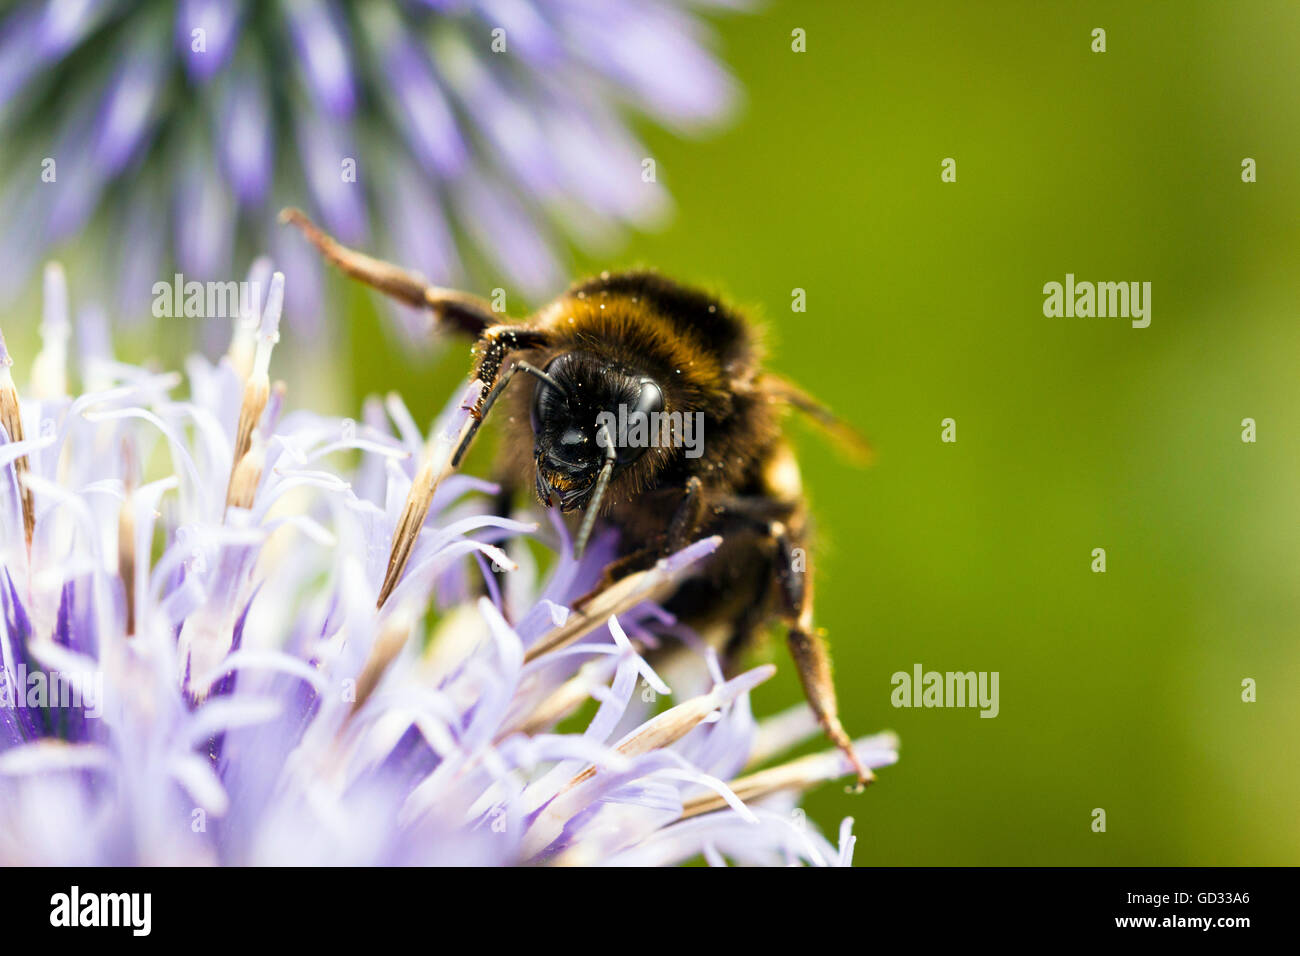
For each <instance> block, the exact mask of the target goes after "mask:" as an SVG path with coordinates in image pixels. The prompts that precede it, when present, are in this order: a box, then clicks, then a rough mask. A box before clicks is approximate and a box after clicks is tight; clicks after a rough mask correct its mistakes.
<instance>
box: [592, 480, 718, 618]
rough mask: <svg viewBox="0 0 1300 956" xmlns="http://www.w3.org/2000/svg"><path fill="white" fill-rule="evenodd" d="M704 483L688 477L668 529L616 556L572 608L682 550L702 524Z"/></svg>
mask: <svg viewBox="0 0 1300 956" xmlns="http://www.w3.org/2000/svg"><path fill="white" fill-rule="evenodd" d="M702 487H703V485H702V483H701V482H700V479H699V478H697V477H696V476H694V475H692V476H691V477H690V478H688V479H687V481H686V487H685V490H684V495H683V497H682V500H681V502H680V503H679V504H678V505H677V510H676V511H674V512H673V517H672V520H671V521H669V523H668V532H667V534H665V535H664V536H663V537H662V538H661V539H659V540H658V541H654V542H651V543H649V544H646V545H645V546H644V547H641V548H638V549H637V550H635V551H632V552H629V553H628V554H624V555H622V556H621V557H618V558H615V559H614V560H613V561H611V562H610V563H609V564H607V565H605V569H604V570H603V571H601V573H600V580H598V581H597V582H596V585H595V587H593V588H592V589H591V590H590V591H588V592H587V593H586V594H584V595H583V596H582V597H580V598H578V599H577V600H576V601H574V602H573V608H574V610H576V611H581V610H582V609H583V607H584V606H586V605H587V604H589V603H590V602H591V599H592V598H594V597H595V596H596V595H597V594H599V593H600V592H601V591H603V590H605V589H606V588H607V587H609V586H610V585H612V584H614V583H615V582H616V581H618V580H619V579H620V578H625V577H627V576H628V575H629V574H632V573H634V572H636V571H644V570H645V569H646V568H648V567H650V566H651V565H653V564H654V563H655V562H656V561H658V560H659V559H660V558H663V557H666V556H667V555H670V554H672V553H673V552H674V551H680V550H681V549H682V548H684V547H686V545H688V544H690V539H691V536H692V535H693V534H694V533H695V531H696V530H697V529H698V528H699V525H700V518H701V517H702V515H703V513H704V496H703V494H702V492H701V489H702Z"/></svg>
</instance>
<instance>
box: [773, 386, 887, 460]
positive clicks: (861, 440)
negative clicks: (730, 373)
mask: <svg viewBox="0 0 1300 956" xmlns="http://www.w3.org/2000/svg"><path fill="white" fill-rule="evenodd" d="M759 387H760V388H761V389H763V390H764V391H765V392H766V393H767V394H768V396H770V397H771V398H772V399H773V400H775V401H779V402H784V403H785V404H787V405H789V406H791V407H792V408H796V409H798V410H799V411H801V412H803V413H804V414H805V415H807V416H808V417H809V418H811V419H812V420H813V421H814V422H815V423H816V424H817V425H819V426H820V427H821V428H822V430H823V431H824V432H825V433H826V434H827V435H828V436H830V438H832V439H833V440H834V443H835V446H836V448H838V449H839V450H840V451H842V452H843V453H844V455H845V456H846V457H847V458H848V459H849V460H850V461H851V462H852V463H853V464H855V465H858V466H860V467H865V466H866V465H869V464H871V462H872V461H873V460H875V457H876V452H875V449H874V448H872V447H871V442H869V441H868V440H867V438H866V436H865V435H863V434H862V433H861V432H860V431H858V430H857V429H856V428H854V427H853V426H852V425H850V424H849V423H848V422H846V421H845V420H844V419H842V418H840V417H839V416H838V415H836V414H835V413H834V412H833V411H831V410H830V409H829V408H828V407H826V406H825V405H824V404H822V403H821V402H820V401H818V400H817V399H816V398H814V397H813V396H811V395H809V394H808V393H807V392H805V391H804V390H803V389H802V388H800V387H799V386H798V385H796V384H795V383H794V382H791V381H790V380H789V379H785V378H782V377H781V376H779V375H773V374H771V373H766V374H764V375H763V377H762V379H761V380H760V381H759Z"/></svg>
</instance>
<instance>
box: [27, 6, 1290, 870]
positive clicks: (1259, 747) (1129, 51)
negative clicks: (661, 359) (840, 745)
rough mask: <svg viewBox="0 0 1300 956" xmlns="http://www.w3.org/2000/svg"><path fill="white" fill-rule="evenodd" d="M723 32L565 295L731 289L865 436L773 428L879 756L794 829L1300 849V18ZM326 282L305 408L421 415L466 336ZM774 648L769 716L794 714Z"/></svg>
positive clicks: (1206, 849) (935, 14)
mask: <svg viewBox="0 0 1300 956" xmlns="http://www.w3.org/2000/svg"><path fill="white" fill-rule="evenodd" d="M1096 27H1102V28H1104V29H1105V30H1106V40H1107V51H1106V52H1105V53H1101V54H1098V53H1093V52H1092V51H1091V49H1090V47H1091V43H1092V37H1091V31H1092V30H1093V29H1094V28H1096ZM794 28H802V29H803V30H805V31H806V37H807V51H806V52H804V53H795V52H792V50H791V31H792V30H793V29H794ZM720 34H721V38H722V50H721V52H722V53H723V55H724V56H725V58H726V59H727V60H728V62H729V63H730V64H731V65H732V67H733V69H734V70H735V72H736V74H737V75H738V77H739V79H740V81H741V83H742V85H743V87H744V88H745V90H746V98H747V101H746V104H745V106H744V108H743V110H742V111H741V113H740V115H739V116H738V117H737V120H736V122H735V123H734V124H732V125H731V126H730V127H728V128H727V129H726V130H725V131H724V132H722V133H720V134H718V135H716V136H713V137H712V138H708V139H704V140H682V139H677V138H675V137H673V136H672V135H670V134H666V133H663V132H661V131H658V130H656V129H654V128H653V127H649V126H646V127H644V128H643V129H642V130H641V132H642V134H643V135H644V136H645V138H646V140H647V142H648V143H649V144H650V146H651V148H652V151H653V155H654V157H655V158H656V160H657V165H658V170H657V171H658V176H659V179H660V181H661V182H662V183H664V184H665V185H666V186H667V187H668V189H669V191H670V192H671V193H672V195H673V196H674V199H675V201H676V205H677V208H676V213H675V215H674V217H673V218H672V220H671V223H670V224H669V225H668V226H667V227H666V228H665V229H664V231H662V232H660V233H658V234H655V235H649V236H639V237H634V238H632V239H631V240H630V241H629V242H628V243H627V244H626V245H625V246H624V247H623V248H621V249H620V250H618V251H617V252H616V253H615V254H614V255H612V256H610V257H608V258H605V259H601V260H599V261H597V260H587V261H579V262H578V263H577V264H576V265H575V273H582V272H587V271H594V270H596V269H599V268H606V267H608V268H616V267H619V266H625V265H633V264H637V265H652V266H655V267H657V268H659V269H661V270H663V271H665V272H667V273H669V274H671V275H673V276H675V277H678V278H680V279H684V280H690V281H694V282H697V283H701V284H704V285H706V286H709V287H711V288H714V289H716V290H719V291H722V292H724V293H726V294H727V295H728V296H729V297H730V298H732V299H733V300H734V301H736V302H737V303H739V304H741V305H742V306H745V307H748V308H750V309H751V310H752V311H753V313H754V314H755V315H756V316H757V317H759V318H760V319H761V320H762V321H763V322H764V324H765V325H766V327H767V328H768V330H769V342H770V347H771V355H772V358H771V364H772V365H773V366H774V367H775V368H777V369H779V370H780V371H781V372H783V373H786V374H788V375H789V376H791V377H792V378H794V379H795V380H797V381H799V382H801V383H803V384H804V385H805V386H807V387H808V388H809V389H810V390H812V391H814V392H815V393H816V394H818V395H819V396H820V397H821V398H823V399H824V400H826V401H827V402H828V403H829V404H830V405H832V406H833V407H834V408H835V409H837V410H838V411H839V412H840V413H841V414H842V415H844V416H845V417H846V418H848V419H849V420H850V421H852V422H853V423H855V424H856V425H857V426H858V427H859V428H860V429H861V430H863V431H864V432H865V433H866V434H868V435H869V436H870V438H871V440H872V442H873V444H874V446H875V448H876V451H877V460H876V462H875V464H874V465H873V466H872V467H870V468H869V469H866V470H861V469H856V468H854V467H853V466H851V465H849V464H847V463H846V462H844V461H843V460H841V459H840V458H839V457H837V455H836V452H835V450H834V449H833V448H831V447H829V446H828V444H827V443H826V442H825V441H824V440H823V439H822V438H821V436H819V435H818V434H817V433H815V432H814V431H812V430H810V429H807V428H801V427H797V428H796V437H797V440H798V444H799V447H800V449H801V451H802V455H803V461H804V467H805V480H806V482H807V484H808V486H809V488H810V494H811V497H812V501H813V505H814V508H815V511H816V514H817V516H818V521H819V528H820V532H821V538H822V540H821V549H820V553H819V554H818V559H817V560H818V571H819V580H818V585H817V590H818V618H819V623H820V624H821V625H823V626H825V627H826V628H827V629H828V631H829V633H830V636H831V639H832V642H833V646H834V650H835V656H836V662H837V683H838V685H839V688H840V695H841V701H842V707H843V711H844V721H845V723H846V725H847V726H848V727H849V729H850V731H851V732H853V733H855V734H859V735H861V734H866V733H869V732H873V731H875V730H879V729H883V728H892V729H894V730H896V731H897V732H898V733H899V734H900V735H901V737H902V742H903V743H902V759H901V761H900V763H899V764H898V765H897V766H896V767H892V768H888V769H885V770H883V771H881V773H880V775H879V777H880V779H879V782H878V783H877V784H876V785H875V786H873V787H872V788H871V789H870V790H869V791H868V792H867V793H866V794H864V795H862V796H850V795H847V794H845V793H843V792H842V790H841V788H840V787H838V786H827V787H825V788H823V789H822V790H820V791H818V792H816V793H814V794H813V795H811V796H810V798H809V799H808V801H807V804H806V805H807V806H808V808H809V813H810V816H811V817H812V818H813V819H815V820H816V821H817V822H818V823H819V824H820V825H821V826H822V827H823V828H824V829H826V830H827V831H828V832H829V833H832V834H833V832H834V829H835V826H836V824H837V823H838V821H839V819H840V818H841V817H842V816H845V815H852V816H854V817H855V818H856V820H857V824H856V828H855V829H856V832H857V834H858V837H859V840H858V850H857V862H859V863H863V864H980V863H982V864H1067V863H1069V864H1171V865H1178V864H1281V863H1291V864H1294V863H1297V862H1300V815H1298V814H1297V797H1298V796H1300V756H1298V755H1300V746H1298V742H1300V708H1298V707H1297V706H1296V697H1295V691H1296V688H1297V685H1298V684H1300V650H1298V649H1297V643H1296V641H1295V639H1294V635H1295V629H1296V622H1297V619H1298V617H1300V615H1298V612H1300V540H1297V524H1298V519H1300V507H1298V502H1300V460H1298V459H1300V455H1298V454H1297V449H1300V441H1298V440H1300V422H1298V421H1297V418H1296V415H1295V412H1296V410H1297V409H1298V408H1300V381H1298V379H1297V375H1296V357H1297V355H1300V324H1298V323H1297V321H1296V318H1297V314H1298V308H1297V301H1298V300H1300V296H1298V293H1300V281H1298V280H1297V270H1296V264H1297V260H1298V259H1300V217H1298V216H1297V211H1298V210H1300V202H1298V200H1300V164H1297V161H1296V158H1297V156H1300V83H1298V82H1297V80H1298V79H1300V75H1298V74H1300V67H1298V65H1297V64H1298V63H1300V55H1298V52H1300V5H1297V4H1295V3H1294V2H1287V0H1279V2H1275V3H1257V2H1240V3H1233V4H1223V3H1220V2H1195V3H1192V2H1182V3H1144V4H1133V3H1071V4H1060V3H1043V2H1024V3H980V4H971V3H967V2H962V0H949V2H943V3H923V2H900V3H890V4H883V3H862V2H848V0H845V2H827V0H819V2H815V3H802V4H799V3H794V2H789V3H779V2H778V3H769V4H767V5H766V6H765V7H764V8H763V9H762V10H760V11H759V12H757V13H754V14H751V15H738V16H733V17H728V18H726V19H724V20H722V22H721V27H720ZM945 157H952V158H954V159H955V160H956V167H957V181H956V182H955V183H943V182H941V181H940V163H941V161H942V160H943V159H944V158H945ZM1244 157H1252V158H1254V159H1255V160H1256V161H1257V163H1258V174H1257V175H1258V182H1256V183H1253V184H1246V183H1243V182H1242V180H1241V162H1242V159H1243V158H1244ZM74 265H75V264H74V263H70V270H69V271H70V274H71V275H72V277H73V278H72V284H73V289H74V292H75V289H76V279H75V275H76V273H75V268H73V266H74ZM1067 272H1072V273H1074V274H1075V275H1076V277H1077V278H1078V279H1080V280H1093V281H1147V282H1151V283H1152V286H1153V289H1152V307H1153V308H1152V321H1151V325H1150V327H1149V328H1146V329H1134V328H1131V327H1130V325H1129V323H1128V321H1126V320H1124V319H1102V318H1047V317H1044V315H1043V312H1042V306H1043V293H1042V287H1043V284H1044V283H1046V282H1049V281H1057V282H1060V281H1063V280H1064V276H1065V274H1066V273H1067ZM289 278H290V281H292V277H289ZM795 288H802V289H804V290H806V293H807V312H806V313H794V312H792V311H791V308H790V303H791V292H792V290H793V289H795ZM330 290H331V292H332V293H333V294H335V295H337V296H340V297H343V298H344V299H345V302H346V307H347V309H348V311H349V315H350V316H351V319H352V321H351V323H350V325H349V327H348V328H347V329H346V330H345V331H344V332H343V333H342V334H343V335H344V336H346V341H344V342H336V343H334V345H335V346H339V348H338V349H337V351H336V352H335V356H336V357H335V358H334V359H333V360H332V361H334V363H335V365H334V369H333V372H326V371H325V370H324V363H326V362H328V361H330V359H329V352H328V350H326V349H324V348H318V351H317V357H318V359H319V361H320V363H322V364H321V365H319V366H315V367H314V374H313V375H312V376H311V377H310V381H308V382H306V383H305V388H304V389H303V390H300V391H298V393H297V395H298V399H299V401H300V402H303V401H304V397H303V392H304V391H306V392H310V391H311V390H312V387H313V383H314V384H315V386H316V387H317V388H319V390H320V392H321V396H316V397H315V398H316V403H317V405H318V407H322V410H324V408H326V407H331V406H332V407H331V410H333V411H337V412H341V413H345V414H355V408H356V401H357V400H359V397H360V396H361V395H363V394H366V393H368V392H376V391H387V390H390V389H396V390H399V391H401V392H402V393H403V394H404V396H405V397H406V399H407V403H408V404H409V405H410V407H411V408H412V410H413V411H414V412H415V414H416V416H417V418H419V419H420V420H422V421H427V420H428V419H429V418H430V417H431V416H432V414H433V413H434V411H435V410H436V409H437V408H438V407H440V406H441V405H442V403H443V402H444V401H445V400H446V398H447V396H448V395H450V394H451V392H452V390H453V389H454V388H455V387H456V384H457V383H458V381H460V380H461V379H462V378H463V376H464V373H465V371H466V368H467V355H466V353H465V352H464V350H463V349H461V348H459V347H457V348H454V349H452V348H449V349H445V350H443V351H442V352H441V354H440V355H436V356H430V355H424V354H418V353H414V352H412V351H411V350H410V349H409V348H408V347H407V346H405V345H404V344H402V343H399V342H397V341H396V340H395V339H394V338H393V337H392V336H391V335H390V334H389V333H388V332H387V331H386V328H387V327H386V325H385V323H384V321H383V319H382V318H381V316H380V313H379V311H378V308H377V301H376V300H375V299H374V298H373V297H372V295H371V294H370V293H368V292H366V291H363V290H360V289H359V288H358V287H356V286H354V285H350V284H348V283H346V282H345V281H343V280H342V279H340V278H339V277H338V276H336V275H334V276H331V278H330ZM475 291H479V292H483V291H485V290H475ZM514 301H517V299H516V300H514ZM18 337H19V338H20V339H21V337H22V333H21V332H20V333H18ZM140 337H141V338H142V339H143V341H141V342H138V343H136V344H135V345H130V346H128V347H126V348H122V349H121V352H122V354H123V355H131V354H132V353H133V352H138V351H139V349H140V347H144V346H146V345H148V346H158V348H153V347H151V348H150V351H155V352H156V351H159V348H161V350H162V351H164V352H165V351H167V349H168V348H170V347H171V346H170V345H168V344H167V343H158V342H152V343H150V342H148V339H147V338H146V337H144V336H143V334H140ZM11 338H13V336H12V335H11ZM286 345H287V346H288V347H289V348H291V349H297V350H299V353H300V356H302V355H304V354H307V353H310V352H311V350H312V348H313V347H312V345H311V344H310V343H292V342H286ZM179 347H180V346H179V345H178V346H177V348H179ZM282 351H283V349H282ZM338 356H341V358H339V357H338ZM349 378H350V379H351V386H352V387H351V389H350V390H349V389H340V388H339V387H338V383H339V382H340V381H343V382H346V381H347V380H348V379H349ZM349 392H350V395H349ZM322 396H323V397H322ZM948 417H951V418H953V419H955V420H956V423H957V438H958V440H957V442H956V443H954V444H945V443H942V442H941V441H940V422H941V421H942V420H943V419H945V418H948ZM1246 417H1251V418H1254V419H1255V420H1256V422H1257V423H1258V442H1257V443H1255V444H1245V443H1243V442H1242V441H1241V421H1242V419H1243V418H1246ZM476 460H477V461H479V462H481V461H483V460H484V456H483V455H482V454H481V453H480V454H479V455H478V457H477V459H476ZM472 464H473V463H471V467H472ZM1098 547H1101V548H1105V549H1106V554H1107V571H1106V573H1104V574H1095V573H1093V572H1092V571H1091V569H1090V565H1091V562H1092V549H1094V548H1098ZM766 654H767V656H769V657H770V658H771V659H772V660H774V661H776V662H777V663H778V665H779V666H780V673H779V675H778V677H777V678H776V679H775V680H773V681H772V682H770V683H769V684H768V685H765V686H764V687H763V688H761V689H760V691H759V692H758V694H757V695H756V701H755V706H756V709H757V710H758V712H759V713H769V712H773V711H775V710H777V709H780V708H783V707H785V706H788V705H790V704H792V703H794V702H796V701H797V700H799V699H800V692H799V688H798V683H797V680H796V678H795V675H794V672H793V668H792V667H791V666H790V665H789V662H788V659H787V658H786V655H785V653H784V649H783V644H782V642H781V641H779V640H774V641H772V642H770V646H769V647H768V648H767V650H766ZM917 663H919V664H922V665H923V666H924V667H925V668H926V669H927V670H930V669H933V670H939V671H950V670H960V671H967V670H975V671H998V672H999V673H1000V697H1001V700H1000V707H1001V711H1000V714H999V715H998V717H997V718H996V719H993V720H987V719H980V718H979V717H978V712H977V711H976V710H973V709H968V710H957V709H932V710H924V709H920V710H916V709H894V708H893V707H891V705H890V692H891V690H892V687H891V684H890V676H891V674H893V673H894V672H895V671H900V670H902V671H911V669H912V667H913V665H914V664H917ZM1247 677H1249V678H1253V679H1255V681H1256V682H1257V684H1258V700H1257V702H1255V703H1244V702H1243V701H1242V699H1241V682H1242V680H1243V678H1247ZM821 746H824V745H823V744H822V743H821V742H816V743H815V744H814V745H810V749H815V748H820V747H821ZM1098 807H1100V808H1103V809H1104V810H1105V811H1106V814H1107V821H1106V822H1107V829H1106V832H1105V833H1094V832H1093V831H1092V828H1091V824H1092V820H1093V817H1092V811H1093V809H1094V808H1098Z"/></svg>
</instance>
